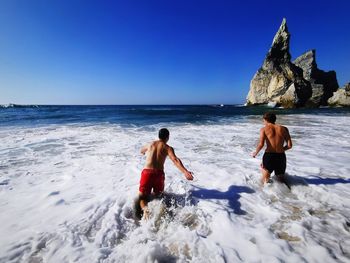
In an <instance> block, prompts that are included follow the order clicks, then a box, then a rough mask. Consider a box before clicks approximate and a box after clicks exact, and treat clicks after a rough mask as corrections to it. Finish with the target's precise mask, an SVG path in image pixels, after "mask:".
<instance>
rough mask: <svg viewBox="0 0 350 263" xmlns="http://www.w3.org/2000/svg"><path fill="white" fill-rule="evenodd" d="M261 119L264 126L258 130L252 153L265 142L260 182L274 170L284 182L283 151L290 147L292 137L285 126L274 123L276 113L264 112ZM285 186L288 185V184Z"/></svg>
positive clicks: (255, 153)
mask: <svg viewBox="0 0 350 263" xmlns="http://www.w3.org/2000/svg"><path fill="white" fill-rule="evenodd" d="M263 119H264V125H265V127H263V128H261V130H260V139H259V144H258V146H257V147H256V150H255V152H254V153H253V154H252V156H253V157H254V158H255V156H256V155H257V154H258V153H259V151H260V150H261V149H262V148H263V147H264V144H265V142H266V149H265V153H264V156H263V161H262V165H261V168H262V178H261V182H262V184H264V183H266V182H268V180H269V179H270V175H271V173H272V172H273V171H275V175H276V176H277V177H278V179H279V180H280V181H282V182H284V183H286V182H285V180H284V177H283V175H284V173H285V171H286V166H287V160H286V154H285V151H287V150H289V149H291V148H292V139H291V137H290V135H289V131H288V129H287V128H286V127H284V126H281V125H277V124H275V122H276V115H275V114H274V113H270V112H267V113H265V114H264V116H263ZM285 142H286V144H285ZM286 184H287V183H286ZM287 186H288V187H289V185H288V184H287ZM289 188H290V187H289Z"/></svg>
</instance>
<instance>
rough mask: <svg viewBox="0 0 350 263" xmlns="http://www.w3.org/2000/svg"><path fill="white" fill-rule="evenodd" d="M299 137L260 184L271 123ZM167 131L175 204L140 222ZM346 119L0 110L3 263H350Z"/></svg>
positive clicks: (225, 111)
mask: <svg viewBox="0 0 350 263" xmlns="http://www.w3.org/2000/svg"><path fill="white" fill-rule="evenodd" d="M269 110H273V111H275V112H276V113H277V123H280V124H282V125H286V126H287V127H288V128H289V131H290V134H291V136H292V139H293V148H292V149H291V150H290V151H287V153H286V154H287V180H288V181H289V183H290V184H291V190H289V189H288V188H287V187H286V186H285V185H284V184H280V183H278V182H277V181H276V180H273V183H270V184H267V185H265V186H264V187H263V188H262V187H261V186H260V185H259V180H260V177H261V175H260V170H259V167H260V163H261V157H262V153H260V154H259V155H258V156H257V158H252V157H251V155H250V154H251V152H253V151H254V150H255V147H256V144H257V141H258V137H259V130H260V128H261V127H262V126H263V123H262V114H263V113H264V112H266V111H269ZM162 127H167V128H168V129H169V130H170V140H169V144H170V145H171V146H173V147H174V149H175V152H176V154H177V155H178V157H180V159H181V160H182V162H183V163H184V165H185V166H186V167H187V168H188V169H189V170H190V171H192V172H193V173H194V177H195V179H194V181H187V180H186V179H185V178H184V176H183V175H182V174H181V172H180V171H179V170H177V168H176V167H175V166H174V165H173V164H172V163H171V161H170V160H167V161H166V163H165V173H166V179H165V197H164V199H163V200H153V201H152V202H150V204H149V206H150V210H151V215H152V216H151V219H150V220H149V221H138V220H137V219H136V218H135V216H134V206H135V199H136V198H137V193H138V184H139V180H140V172H141V170H142V168H143V165H144V161H145V157H144V156H143V155H141V154H140V149H141V147H142V146H143V145H145V144H146V143H148V142H150V141H152V140H155V139H157V132H158V130H159V129H160V128H162ZM349 130H350V109H349V108H320V109H298V110H286V109H278V108H277V109H270V108H267V107H263V106H261V107H244V106H242V105H193V106H189V105H178V106H174V105H161V106H157V105H156V106H152V105H146V106H141V105H140V106H132V105H130V106H42V105H32V106H20V105H3V106H2V107H0V211H1V212H0V262H349V261H350V241H349V240H350V239H349V234H350V221H349V218H350V162H349V161H350V133H349Z"/></svg>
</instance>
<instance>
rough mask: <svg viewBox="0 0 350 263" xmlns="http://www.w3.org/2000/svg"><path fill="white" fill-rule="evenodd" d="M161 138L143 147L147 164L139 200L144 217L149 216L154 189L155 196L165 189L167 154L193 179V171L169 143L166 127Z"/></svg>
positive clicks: (186, 175) (161, 133)
mask: <svg viewBox="0 0 350 263" xmlns="http://www.w3.org/2000/svg"><path fill="white" fill-rule="evenodd" d="M158 137H159V140H157V141H154V142H151V143H150V144H148V145H146V146H144V147H143V148H142V149H141V153H142V154H146V156H147V158H146V165H145V167H144V169H143V170H142V173H141V180H140V187H139V200H140V207H141V209H142V211H143V217H144V218H145V219H147V218H148V216H149V212H148V208H147V203H148V201H149V197H150V195H151V191H152V189H153V193H154V195H155V196H159V195H161V194H162V193H163V191H164V178H165V176H164V162H165V159H166V158H167V156H169V158H170V159H171V160H172V161H173V163H174V164H175V166H176V167H177V168H178V169H179V170H180V171H181V172H182V173H183V174H184V175H185V177H186V179H187V180H193V175H192V172H189V171H188V170H187V169H186V168H185V167H184V165H183V164H182V162H181V160H180V159H179V158H178V157H177V156H176V155H175V151H174V149H173V148H172V147H171V146H169V145H168V144H167V142H168V140H169V131H168V129H166V128H163V129H160V130H159V133H158Z"/></svg>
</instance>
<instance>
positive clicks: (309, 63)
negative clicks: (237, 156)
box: [247, 18, 338, 108]
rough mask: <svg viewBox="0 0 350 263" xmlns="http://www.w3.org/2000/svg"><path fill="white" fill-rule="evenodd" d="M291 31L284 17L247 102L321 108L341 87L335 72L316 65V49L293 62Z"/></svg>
mask: <svg viewBox="0 0 350 263" xmlns="http://www.w3.org/2000/svg"><path fill="white" fill-rule="evenodd" d="M289 41H290V33H289V32H288V28H287V23H286V19H285V18H284V19H283V21H282V24H281V26H280V28H279V29H278V31H277V33H276V35H275V37H274V39H273V41H272V45H271V48H270V50H269V52H268V53H267V55H266V58H265V60H264V63H263V65H262V67H261V68H260V69H259V70H258V71H257V72H256V74H255V75H254V77H253V79H252V81H251V83H250V90H249V93H248V96H247V105H257V104H267V103H269V102H274V104H276V105H280V106H283V107H284V108H295V107H304V106H308V107H318V106H320V105H327V100H328V99H329V98H330V97H331V96H332V95H333V92H334V91H336V90H337V89H338V82H337V79H336V74H335V72H334V71H330V72H324V71H322V70H319V69H318V68H317V64H316V59H315V51H314V50H311V51H309V52H306V53H305V54H303V55H302V56H300V57H299V58H297V59H296V60H295V62H294V63H292V62H291V55H290V53H289Z"/></svg>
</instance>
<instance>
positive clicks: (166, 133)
mask: <svg viewBox="0 0 350 263" xmlns="http://www.w3.org/2000/svg"><path fill="white" fill-rule="evenodd" d="M158 137H159V139H161V140H163V141H164V140H166V139H168V138H169V130H168V129H167V128H162V129H160V130H159V133H158Z"/></svg>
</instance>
